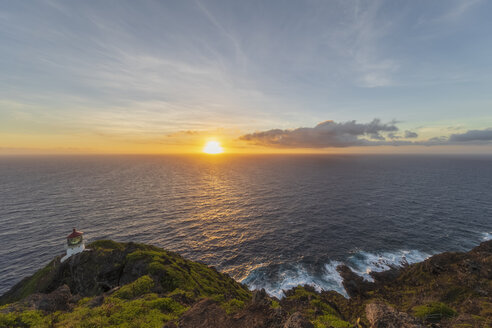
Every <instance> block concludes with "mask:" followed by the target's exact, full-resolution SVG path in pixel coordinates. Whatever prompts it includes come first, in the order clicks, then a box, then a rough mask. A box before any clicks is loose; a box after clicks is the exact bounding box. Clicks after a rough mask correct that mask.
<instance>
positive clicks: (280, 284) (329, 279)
mask: <svg viewBox="0 0 492 328" xmlns="http://www.w3.org/2000/svg"><path fill="white" fill-rule="evenodd" d="M340 264H341V262H338V261H330V262H329V263H328V264H326V265H325V266H324V271H323V273H322V274H320V275H317V274H313V273H310V272H309V270H307V269H306V268H305V267H304V266H303V265H301V264H297V265H295V266H290V267H284V268H281V269H280V270H278V272H277V273H276V274H275V275H273V276H271V274H269V273H268V267H262V268H258V269H255V270H253V271H251V272H250V274H249V275H248V276H247V277H246V278H245V279H244V280H243V281H242V283H245V284H246V285H247V286H248V287H249V288H250V289H252V290H253V289H261V288H264V289H265V291H266V292H267V293H268V294H269V295H270V296H275V297H277V298H282V297H284V296H285V295H284V292H283V291H284V290H288V289H291V288H293V287H297V286H299V285H309V286H312V287H314V289H316V290H317V291H319V292H320V291H323V290H335V291H337V292H339V293H340V294H342V295H344V296H345V297H348V295H347V293H346V291H345V289H344V288H343V285H342V277H341V276H340V274H339V273H338V271H337V270H336V267H337V266H338V265H340Z"/></svg>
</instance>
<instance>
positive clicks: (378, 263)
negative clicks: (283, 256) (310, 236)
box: [242, 250, 431, 298]
mask: <svg viewBox="0 0 492 328" xmlns="http://www.w3.org/2000/svg"><path fill="white" fill-rule="evenodd" d="M430 255H431V254H428V253H424V252H421V251H418V250H399V251H395V252H381V253H369V252H364V251H359V252H357V253H355V254H353V255H351V256H350V257H348V258H347V259H346V260H345V261H344V262H340V261H334V260H333V261H330V262H328V263H327V264H324V265H323V266H322V267H321V268H316V267H314V268H313V267H311V266H310V265H308V264H295V265H288V264H282V265H275V264H272V265H267V266H263V267H260V268H256V269H254V270H253V271H251V272H250V273H249V275H248V276H247V277H246V278H245V279H243V280H242V283H244V284H246V285H247V286H248V287H249V288H250V289H252V290H253V289H261V288H264V289H265V291H266V292H267V293H268V294H269V295H271V296H275V297H278V298H282V297H284V296H285V294H284V290H288V289H291V288H293V287H296V286H299V285H310V286H312V287H314V288H315V289H316V290H317V291H323V290H325V291H327V290H334V291H336V292H338V293H340V294H342V295H343V296H345V297H348V294H347V292H346V291H345V289H344V287H343V284H342V282H343V279H342V277H341V276H340V274H339V273H338V271H337V269H336V268H337V266H339V265H340V264H346V265H347V266H348V267H350V268H351V269H352V271H354V272H355V273H357V274H358V275H360V276H362V277H363V278H364V279H366V280H368V281H373V278H372V277H371V275H370V273H371V272H381V271H385V270H388V269H390V268H392V267H401V266H404V265H407V264H412V263H417V262H421V261H423V260H425V259H426V258H428V257H429V256H430Z"/></svg>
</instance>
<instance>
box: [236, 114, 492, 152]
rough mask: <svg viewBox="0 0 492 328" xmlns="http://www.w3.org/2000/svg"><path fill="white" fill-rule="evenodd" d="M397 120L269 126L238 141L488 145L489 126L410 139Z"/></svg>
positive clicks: (297, 145) (285, 144) (310, 144)
mask: <svg viewBox="0 0 492 328" xmlns="http://www.w3.org/2000/svg"><path fill="white" fill-rule="evenodd" d="M396 124H397V122H396V121H392V122H389V123H382V122H381V121H380V120H379V119H374V120H373V121H372V122H369V123H357V122H356V121H348V122H343V123H337V122H334V121H325V122H321V123H319V124H318V125H316V126H315V127H313V128H297V129H292V130H281V129H272V130H267V131H260V132H255V133H250V134H246V135H243V136H241V137H240V139H241V140H244V141H247V142H250V143H253V144H256V145H262V146H268V147H276V148H328V147H353V146H388V145H392V146H404V145H424V146H433V145H450V144H453V145H454V144H490V143H492V142H491V141H492V128H489V129H485V130H470V131H467V132H465V133H462V134H452V135H451V136H449V137H439V138H432V139H429V140H425V141H412V140H411V139H415V138H417V137H418V134H417V133H415V132H413V131H408V130H407V131H404V132H400V131H399V129H398V127H397V126H396Z"/></svg>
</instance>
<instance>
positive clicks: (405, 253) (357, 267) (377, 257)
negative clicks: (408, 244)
mask: <svg viewBox="0 0 492 328" xmlns="http://www.w3.org/2000/svg"><path fill="white" fill-rule="evenodd" d="M428 257H430V254H427V253H424V252H420V251H417V250H400V251H395V252H382V253H369V252H363V251H361V252H358V253H356V254H354V255H352V256H350V257H349V258H348V262H349V263H348V264H347V265H348V266H349V267H350V268H351V269H352V271H354V272H355V273H357V274H358V275H360V276H362V277H363V278H364V279H365V280H367V281H371V282H372V281H374V279H373V278H372V277H371V275H370V274H371V272H381V271H386V270H389V269H391V268H392V267H401V266H403V265H406V264H412V263H417V262H422V261H424V260H425V259H427V258H428Z"/></svg>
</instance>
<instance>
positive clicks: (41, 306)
mask: <svg viewBox="0 0 492 328" xmlns="http://www.w3.org/2000/svg"><path fill="white" fill-rule="evenodd" d="M71 299H72V293H71V292H70V288H68V286H67V285H62V286H60V287H59V288H58V289H56V290H55V291H53V292H51V293H49V294H41V293H37V294H33V295H30V296H28V297H27V298H26V299H25V300H24V302H23V303H24V304H25V305H26V306H27V307H29V308H33V309H35V310H42V311H45V312H55V311H68V310H70V309H71V307H72V304H71V303H72V302H71Z"/></svg>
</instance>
